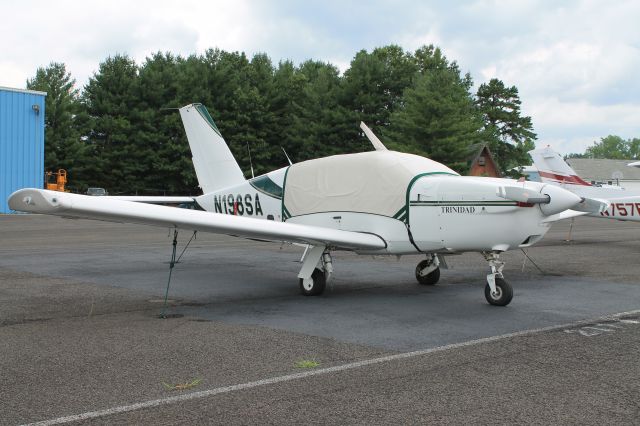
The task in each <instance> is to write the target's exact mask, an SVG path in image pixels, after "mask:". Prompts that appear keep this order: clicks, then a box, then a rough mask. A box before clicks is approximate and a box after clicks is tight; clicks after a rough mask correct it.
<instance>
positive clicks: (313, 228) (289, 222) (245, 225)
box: [9, 104, 585, 306]
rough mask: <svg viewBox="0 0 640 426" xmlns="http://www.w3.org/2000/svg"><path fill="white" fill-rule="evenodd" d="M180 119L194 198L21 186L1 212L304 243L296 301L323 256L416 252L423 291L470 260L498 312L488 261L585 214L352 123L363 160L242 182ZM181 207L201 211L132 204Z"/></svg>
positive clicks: (527, 186) (322, 270) (553, 197)
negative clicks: (479, 259)
mask: <svg viewBox="0 0 640 426" xmlns="http://www.w3.org/2000/svg"><path fill="white" fill-rule="evenodd" d="M180 114H181V117H182V120H183V123H184V126H185V130H186V133H187V138H188V140H189V144H190V147H191V152H192V155H193V164H194V166H195V171H196V175H197V178H198V181H199V184H200V186H201V187H202V190H203V193H204V195H201V196H198V197H195V198H189V197H152V198H147V197H128V198H126V197H125V198H120V199H117V198H114V197H91V196H85V195H78V194H69V193H61V192H54V191H47V190H44V189H34V188H29V189H22V190H18V191H16V192H14V193H13V194H12V195H11V196H10V197H9V206H10V207H11V209H13V210H18V211H24V212H33V213H43V214H52V215H58V216H70V217H79V218H90V219H99V220H110V221H119V222H130V223H140V224H149V225H158V226H167V227H171V228H176V229H184V230H191V231H204V232H214V233H221V234H228V235H233V236H238V237H244V238H257V239H262V240H269V241H284V242H289V243H301V244H305V245H308V250H306V252H305V255H304V256H303V260H302V267H301V269H300V273H299V274H298V278H299V286H300V290H301V292H302V294H304V295H308V296H311V295H319V294H321V293H322V292H323V290H324V288H325V285H326V282H327V280H328V279H329V278H330V276H331V274H332V272H333V263H332V257H331V252H332V251H334V250H350V251H353V252H355V253H358V254H370V255H397V256H400V255H409V254H423V255H425V256H426V259H424V260H422V261H421V262H420V263H419V264H418V265H417V267H416V271H415V275H416V278H417V280H418V282H419V283H421V284H426V285H432V284H435V283H436V282H437V281H438V279H439V277H440V265H441V262H443V257H442V256H443V255H447V254H456V253H461V252H469V251H471V252H480V253H482V254H483V256H484V258H485V259H486V260H487V262H488V263H489V267H490V269H491V272H490V273H489V274H488V275H487V284H486V286H485V297H486V299H487V301H488V302H489V303H490V304H492V305H500V306H504V305H507V304H508V303H509V302H510V301H511V299H512V297H513V290H512V287H511V286H510V285H509V284H508V283H507V281H505V280H504V277H503V274H502V271H503V267H504V262H502V261H501V260H500V253H502V252H504V251H506V250H510V249H517V248H521V247H529V246H531V245H532V244H534V243H536V242H537V241H540V240H541V239H542V237H543V236H544V235H545V233H546V232H547V231H548V230H549V227H550V225H551V224H552V223H553V222H554V221H557V220H560V219H564V218H567V217H573V216H576V215H581V214H585V213H584V212H579V211H573V210H568V209H571V208H572V207H576V206H579V205H581V204H584V203H582V201H583V200H582V198H581V197H579V196H577V195H575V194H573V193H571V192H569V191H566V190H564V189H562V188H559V187H557V186H555V185H549V184H542V183H538V182H518V181H515V180H510V179H495V178H484V177H463V176H460V175H459V174H458V173H456V172H454V171H453V170H451V169H450V168H448V167H446V166H444V165H443V164H440V163H437V162H435V161H432V160H430V159H427V158H424V157H420V156H417V155H412V154H405V153H401V152H394V151H389V150H387V149H386V148H385V146H384V145H383V144H382V142H381V141H380V140H379V139H378V138H377V137H376V136H375V135H374V134H373V133H372V132H371V131H370V130H369V129H368V128H367V127H366V126H364V123H363V124H362V125H361V127H362V128H363V130H364V132H365V134H366V135H367V137H368V138H369V140H370V141H371V142H372V144H373V145H374V147H375V149H376V150H375V151H371V152H362V153H357V154H345V155H334V156H331V157H325V158H318V159H314V160H309V161H304V162H300V163H296V164H293V165H290V166H288V167H285V168H282V169H279V170H275V171H273V172H270V173H266V174H264V175H262V176H258V177H255V178H253V179H250V180H246V179H245V178H244V175H243V173H242V171H241V170H240V167H239V166H238V163H237V162H236V160H235V159H234V157H233V155H232V154H231V151H230V150H229V148H228V146H227V144H226V143H225V141H224V139H223V138H222V136H221V134H220V131H219V130H218V128H217V126H216V125H215V123H214V121H213V119H212V118H211V116H210V115H209V113H208V112H207V110H206V108H205V107H204V106H202V105H200V104H191V105H188V106H185V107H183V108H180ZM145 198H146V199H145ZM185 200H191V201H193V200H195V202H196V203H197V204H198V205H199V206H200V207H201V208H202V209H203V210H204V211H198V210H187V209H177V208H172V207H167V206H158V205H152V204H142V203H137V202H132V201H147V202H180V201H185ZM260 219H265V220H260ZM443 266H446V263H445V264H444V265H443Z"/></svg>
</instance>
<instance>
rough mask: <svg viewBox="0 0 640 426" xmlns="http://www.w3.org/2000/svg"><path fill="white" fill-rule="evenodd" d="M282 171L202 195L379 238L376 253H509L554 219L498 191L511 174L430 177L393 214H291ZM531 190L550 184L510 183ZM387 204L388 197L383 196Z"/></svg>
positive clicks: (240, 210) (225, 209) (217, 203)
mask: <svg viewBox="0 0 640 426" xmlns="http://www.w3.org/2000/svg"><path fill="white" fill-rule="evenodd" d="M286 170H287V168H282V169H279V170H276V171H273V172H270V173H267V174H265V175H262V176H258V177H256V178H254V179H250V180H247V181H246V182H244V183H242V184H240V185H236V186H232V187H229V188H225V189H222V190H219V191H215V192H211V193H209V194H205V195H202V196H200V197H198V198H197V199H196V201H197V203H198V204H199V205H200V206H201V207H202V208H203V209H204V210H207V211H210V212H214V213H221V214H227V215H237V216H244V217H251V218H256V219H264V220H274V221H286V222H288V223H298V224H304V225H313V226H319V227H326V228H333V229H340V230H348V231H356V232H365V233H371V234H375V235H378V236H380V238H382V239H383V240H384V241H385V243H386V248H384V249H382V250H376V251H373V252H363V251H359V253H373V254H417V253H455V252H464V251H484V250H486V251H489V250H494V251H506V250H509V249H514V248H519V247H528V246H530V245H532V244H534V243H536V242H537V241H539V240H540V239H541V238H542V237H543V236H544V234H545V233H546V232H547V231H548V230H549V226H550V223H548V222H545V221H544V219H545V218H546V217H547V216H545V214H544V213H543V212H542V211H541V209H540V206H539V205H533V204H525V203H518V202H515V201H510V200H506V199H504V198H500V197H499V196H497V195H496V194H497V191H498V188H499V187H501V186H504V185H505V179H492V178H482V177H465V176H457V175H445V174H435V175H432V174H425V176H418V177H416V179H414V180H412V182H411V185H410V186H409V187H408V188H406V194H405V195H406V202H405V203H404V208H403V209H401V210H400V211H399V212H398V213H397V214H396V215H394V216H395V217H391V216H385V215H381V214H372V213H366V212H359V211H357V208H355V209H353V210H352V211H345V210H332V211H319V212H314V213H310V214H302V215H293V216H291V217H286V213H284V211H285V209H286V206H285V203H284V196H283V195H284V192H285V191H286V187H285V185H284V184H285V175H286ZM509 182H510V183H511V184H513V185H519V186H521V187H523V188H527V189H529V190H530V191H531V192H533V193H539V192H541V191H542V190H543V187H544V186H545V184H540V183H536V182H526V183H520V182H516V181H509ZM381 202H382V200H381Z"/></svg>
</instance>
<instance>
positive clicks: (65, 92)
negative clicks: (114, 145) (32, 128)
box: [27, 62, 87, 185]
mask: <svg viewBox="0 0 640 426" xmlns="http://www.w3.org/2000/svg"><path fill="white" fill-rule="evenodd" d="M74 85H75V80H74V79H72V78H71V75H70V74H69V73H68V72H67V70H66V67H65V65H64V64H62V63H57V62H52V63H51V64H49V66H48V67H46V68H42V67H41V68H38V70H37V71H36V75H35V77H34V78H32V79H30V80H27V89H30V90H39V91H42V92H47V96H46V97H45V116H44V125H45V130H44V131H45V147H44V167H45V170H48V171H57V170H58V169H65V170H67V173H68V177H69V178H70V181H71V182H74V183H75V184H76V185H77V184H78V183H81V182H82V179H83V178H84V176H83V175H84V173H85V172H86V169H87V165H86V153H85V149H84V148H85V145H84V144H83V143H82V142H81V141H80V132H79V130H78V126H79V123H80V120H78V114H79V113H80V112H81V108H80V103H79V99H78V90H77V89H75V87H74Z"/></svg>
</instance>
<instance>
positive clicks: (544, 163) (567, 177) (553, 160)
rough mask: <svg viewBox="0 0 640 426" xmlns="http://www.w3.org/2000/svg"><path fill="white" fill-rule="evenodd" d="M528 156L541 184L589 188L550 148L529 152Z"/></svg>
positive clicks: (588, 184)
mask: <svg viewBox="0 0 640 426" xmlns="http://www.w3.org/2000/svg"><path fill="white" fill-rule="evenodd" d="M529 155H530V156H531V158H532V159H533V164H534V165H535V166H536V168H537V169H538V173H540V180H542V182H549V183H564V184H570V185H583V186H591V184H590V183H588V182H585V181H584V180H582V179H581V178H580V176H578V174H577V173H576V172H575V171H574V170H573V169H572V168H571V166H570V165H568V164H567V162H566V161H564V160H563V159H562V157H561V156H560V154H558V153H557V152H555V151H554V150H553V149H551V147H550V146H547V147H546V148H540V149H534V150H533V151H529Z"/></svg>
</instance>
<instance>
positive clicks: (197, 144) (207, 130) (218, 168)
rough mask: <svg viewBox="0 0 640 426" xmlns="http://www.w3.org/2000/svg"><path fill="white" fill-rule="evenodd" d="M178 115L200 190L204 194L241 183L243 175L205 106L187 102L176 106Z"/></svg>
mask: <svg viewBox="0 0 640 426" xmlns="http://www.w3.org/2000/svg"><path fill="white" fill-rule="evenodd" d="M180 117H181V118H182V124H184V130H185V131H186V133H187V140H188V141H189V147H190V148H191V156H192V157H193V166H194V167H195V169H196V176H197V177H198V183H199V185H200V188H202V191H203V192H204V193H205V194H206V193H208V192H212V191H216V190H218V189H222V188H226V187H228V186H233V185H237V184H239V183H242V182H244V181H245V179H244V174H243V173H242V170H240V166H238V163H237V162H236V159H235V158H234V157H233V154H231V151H230V150H229V147H228V146H227V143H226V142H225V141H224V139H223V138H222V135H221V134H220V130H218V127H217V126H216V123H214V121H213V118H211V115H209V111H207V108H205V106H204V105H202V104H191V105H187V106H184V107H182V108H180Z"/></svg>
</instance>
